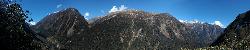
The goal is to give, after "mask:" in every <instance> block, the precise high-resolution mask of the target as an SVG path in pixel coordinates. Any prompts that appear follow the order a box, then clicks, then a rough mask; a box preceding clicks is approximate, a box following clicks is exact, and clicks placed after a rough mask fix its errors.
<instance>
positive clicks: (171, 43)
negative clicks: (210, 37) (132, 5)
mask: <svg viewBox="0 0 250 50" xmlns="http://www.w3.org/2000/svg"><path fill="white" fill-rule="evenodd" d="M90 31H92V32H93V34H91V36H90V38H92V39H91V41H90V42H91V44H93V45H92V47H93V48H97V49H118V50H121V49H125V50H126V49H129V50H136V49H137V50H138V49H180V48H181V47H188V46H189V44H190V42H185V41H186V39H185V38H184V37H186V36H185V35H184V34H186V32H185V27H184V25H183V24H182V23H180V22H179V21H178V20H176V19H175V18H174V17H172V16H171V15H169V14H152V13H147V12H143V11H136V10H128V11H121V12H115V13H111V14H109V15H107V16H104V17H102V18H100V19H97V20H96V21H95V22H94V23H93V25H92V27H91V29H90ZM183 35H184V36H183ZM184 44H187V45H184Z"/></svg>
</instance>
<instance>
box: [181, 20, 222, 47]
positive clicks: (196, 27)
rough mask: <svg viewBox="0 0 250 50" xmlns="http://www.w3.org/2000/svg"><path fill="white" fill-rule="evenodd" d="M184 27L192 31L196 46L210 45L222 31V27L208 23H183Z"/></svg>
mask: <svg viewBox="0 0 250 50" xmlns="http://www.w3.org/2000/svg"><path fill="white" fill-rule="evenodd" d="M184 24H185V25H186V28H188V29H190V30H191V32H192V33H193V37H194V38H192V39H195V40H194V41H195V43H196V44H197V45H196V46H200V47H206V46H209V45H211V44H212V43H213V42H214V41H215V40H216V39H217V38H218V37H219V36H220V35H221V33H223V30H224V28H221V27H220V26H218V25H212V24H208V23H199V22H198V23H184Z"/></svg>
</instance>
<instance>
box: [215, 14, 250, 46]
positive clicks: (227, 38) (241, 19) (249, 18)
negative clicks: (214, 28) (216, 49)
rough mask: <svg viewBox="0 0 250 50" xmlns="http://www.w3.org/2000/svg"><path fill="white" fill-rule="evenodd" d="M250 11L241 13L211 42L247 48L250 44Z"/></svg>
mask: <svg viewBox="0 0 250 50" xmlns="http://www.w3.org/2000/svg"><path fill="white" fill-rule="evenodd" d="M249 26H250V11H247V12H246V13H242V14H240V15H238V16H237V17H236V19H235V20H234V21H233V22H232V23H231V24H230V25H229V26H228V27H227V28H226V29H225V31H224V34H223V35H221V36H220V37H219V39H218V40H217V41H216V42H214V43H213V45H212V46H214V45H225V46H227V47H232V48H249V46H250V34H249V33H250V31H249V30H250V27H249Z"/></svg>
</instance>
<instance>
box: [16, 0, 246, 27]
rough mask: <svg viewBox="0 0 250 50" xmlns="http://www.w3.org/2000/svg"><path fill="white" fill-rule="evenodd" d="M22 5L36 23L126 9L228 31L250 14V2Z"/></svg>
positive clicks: (40, 0)
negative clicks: (70, 11)
mask: <svg viewBox="0 0 250 50" xmlns="http://www.w3.org/2000/svg"><path fill="white" fill-rule="evenodd" d="M19 3H20V4H21V5H22V7H23V8H24V9H25V10H29V11H30V12H31V15H29V17H31V18H33V19H34V22H38V21H40V20H41V19H42V18H44V17H45V16H46V15H48V14H49V13H53V12H55V11H59V10H62V9H65V8H68V7H73V8H76V9H78V10H79V11H80V13H81V14H82V15H84V16H85V18H88V19H90V18H94V17H97V16H104V15H105V14H108V13H109V11H110V10H111V9H112V8H113V7H114V6H116V8H118V9H119V7H121V6H122V5H124V7H126V8H127V9H136V10H144V11H147V12H153V13H170V14H171V15H173V16H175V17H176V18H177V19H178V20H187V21H193V20H198V21H201V22H207V23H220V24H222V25H223V26H222V27H226V26H227V25H228V24H230V23H231V22H232V21H233V20H234V19H235V17H236V16H237V15H238V14H240V13H243V12H246V11H247V10H250V6H249V5H250V0H21V1H19ZM85 14H86V15H85Z"/></svg>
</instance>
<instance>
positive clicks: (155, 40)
mask: <svg viewBox="0 0 250 50" xmlns="http://www.w3.org/2000/svg"><path fill="white" fill-rule="evenodd" d="M32 28H33V29H34V30H35V32H36V33H37V34H39V35H40V36H42V37H44V38H45V39H47V40H46V41H48V43H51V44H53V45H52V46H54V47H55V48H58V49H73V50H75V49H119V50H121V49H127V50H136V49H180V48H198V47H206V46H209V45H210V44H211V43H212V42H213V41H214V40H215V39H216V37H218V36H219V35H220V34H221V33H222V31H223V30H224V29H223V28H221V27H220V26H218V25H211V24H207V23H182V22H179V21H178V20H177V19H176V18H174V17H173V16H171V15H170V14H168V13H159V14H154V13H149V12H144V11H138V10H126V11H119V12H113V13H110V14H108V15H106V16H102V17H99V18H97V19H95V20H93V22H87V21H86V20H85V18H84V17H83V16H81V14H80V13H79V12H78V11H77V10H76V9H74V8H67V9H65V10H62V11H59V12H57V13H53V14H50V15H48V16H46V17H45V18H44V19H42V20H41V21H39V22H38V23H37V24H36V25H34V26H33V27H32Z"/></svg>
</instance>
